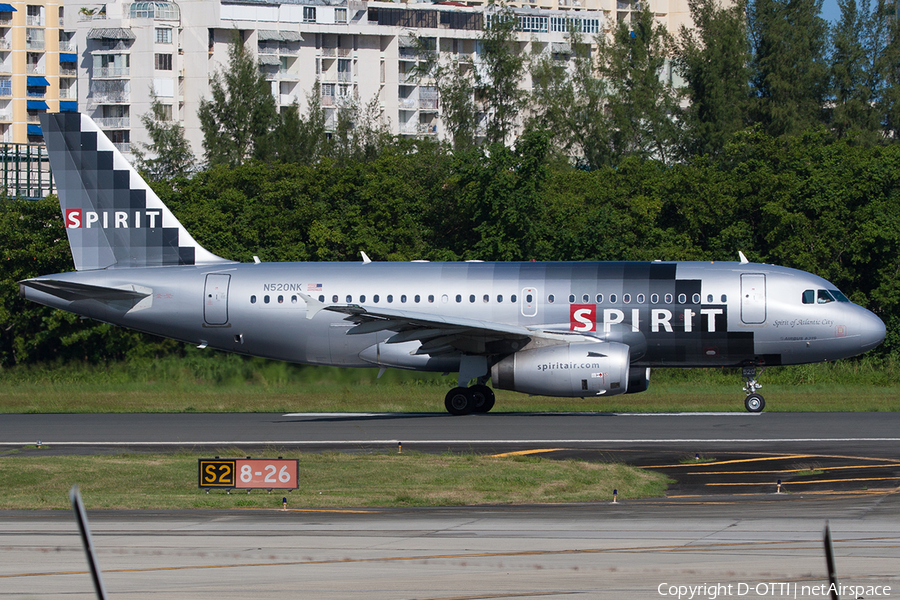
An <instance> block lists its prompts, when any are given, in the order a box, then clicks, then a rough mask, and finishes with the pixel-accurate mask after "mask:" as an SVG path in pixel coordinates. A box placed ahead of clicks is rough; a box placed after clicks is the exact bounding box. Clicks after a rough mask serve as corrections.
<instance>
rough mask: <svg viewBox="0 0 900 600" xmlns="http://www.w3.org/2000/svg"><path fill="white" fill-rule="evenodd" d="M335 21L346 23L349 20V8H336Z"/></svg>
mask: <svg viewBox="0 0 900 600" xmlns="http://www.w3.org/2000/svg"><path fill="white" fill-rule="evenodd" d="M334 22H335V23H346V22H347V9H346V8H336V9H334Z"/></svg>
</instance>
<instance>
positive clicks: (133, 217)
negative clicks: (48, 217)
mask: <svg viewBox="0 0 900 600" xmlns="http://www.w3.org/2000/svg"><path fill="white" fill-rule="evenodd" d="M65 216H66V229H92V228H97V227H100V228H103V229H109V228H113V229H155V228H157V227H162V211H161V210H135V211H133V212H130V211H126V210H104V211H100V212H97V211H93V210H82V209H80V208H67V209H66V214H65Z"/></svg>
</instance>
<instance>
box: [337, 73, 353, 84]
mask: <svg viewBox="0 0 900 600" xmlns="http://www.w3.org/2000/svg"><path fill="white" fill-rule="evenodd" d="M337 80H338V81H340V82H341V83H350V82H351V81H353V73H350V72H349V71H338V74H337Z"/></svg>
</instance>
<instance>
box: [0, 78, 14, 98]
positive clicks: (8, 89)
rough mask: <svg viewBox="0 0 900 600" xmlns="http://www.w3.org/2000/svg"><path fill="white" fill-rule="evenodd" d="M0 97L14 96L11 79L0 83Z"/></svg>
mask: <svg viewBox="0 0 900 600" xmlns="http://www.w3.org/2000/svg"><path fill="white" fill-rule="evenodd" d="M0 96H12V82H11V81H10V80H9V79H4V80H3V81H0Z"/></svg>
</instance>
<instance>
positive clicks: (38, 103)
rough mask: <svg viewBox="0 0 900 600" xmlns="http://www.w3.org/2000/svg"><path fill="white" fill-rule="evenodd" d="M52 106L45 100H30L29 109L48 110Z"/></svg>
mask: <svg viewBox="0 0 900 600" xmlns="http://www.w3.org/2000/svg"><path fill="white" fill-rule="evenodd" d="M48 108H50V107H49V106H47V103H46V102H44V101H43V100H29V101H28V110H47V109H48Z"/></svg>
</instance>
